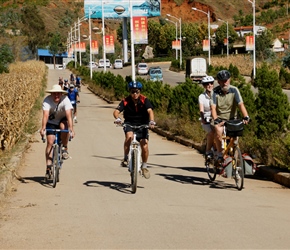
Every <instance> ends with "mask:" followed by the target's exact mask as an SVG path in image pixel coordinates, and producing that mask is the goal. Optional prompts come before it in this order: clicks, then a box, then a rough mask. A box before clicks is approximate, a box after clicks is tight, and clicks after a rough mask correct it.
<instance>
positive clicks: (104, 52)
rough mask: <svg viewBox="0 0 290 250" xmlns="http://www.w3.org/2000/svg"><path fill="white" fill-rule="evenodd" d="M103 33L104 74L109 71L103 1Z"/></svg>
mask: <svg viewBox="0 0 290 250" xmlns="http://www.w3.org/2000/svg"><path fill="white" fill-rule="evenodd" d="M102 33H103V59H104V72H106V69H107V62H106V60H107V59H106V38H105V16H104V1H103V0H102Z"/></svg>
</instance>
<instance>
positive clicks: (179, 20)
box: [166, 14, 182, 68]
mask: <svg viewBox="0 0 290 250" xmlns="http://www.w3.org/2000/svg"><path fill="white" fill-rule="evenodd" d="M166 15H167V16H168V17H172V18H174V19H176V20H177V21H178V22H179V40H180V58H179V59H180V68H182V67H181V66H182V45H181V43H182V38H181V18H177V17H175V16H172V15H170V14H166Z"/></svg>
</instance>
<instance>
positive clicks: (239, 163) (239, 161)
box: [232, 146, 244, 190]
mask: <svg viewBox="0 0 290 250" xmlns="http://www.w3.org/2000/svg"><path fill="white" fill-rule="evenodd" d="M232 166H233V178H234V180H235V182H236V186H237V189H238V190H242V189H243V186H244V161H243V157H242V153H241V150H240V148H239V147H238V146H236V147H235V148H234V156H233V161H232Z"/></svg>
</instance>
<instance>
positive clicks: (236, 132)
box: [225, 120, 244, 137]
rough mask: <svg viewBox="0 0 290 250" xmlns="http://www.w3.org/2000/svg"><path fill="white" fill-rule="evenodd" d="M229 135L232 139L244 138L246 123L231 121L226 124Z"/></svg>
mask: <svg viewBox="0 0 290 250" xmlns="http://www.w3.org/2000/svg"><path fill="white" fill-rule="evenodd" d="M225 126H226V128H227V135H228V136H231V137H236V136H242V135H243V130H244V123H243V121H242V120H229V121H227V122H226V123H225Z"/></svg>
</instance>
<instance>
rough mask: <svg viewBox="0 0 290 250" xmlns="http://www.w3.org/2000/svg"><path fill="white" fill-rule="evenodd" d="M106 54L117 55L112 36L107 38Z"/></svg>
mask: <svg viewBox="0 0 290 250" xmlns="http://www.w3.org/2000/svg"><path fill="white" fill-rule="evenodd" d="M105 45H106V53H115V46H114V37H113V36H112V35H109V36H105Z"/></svg>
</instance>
